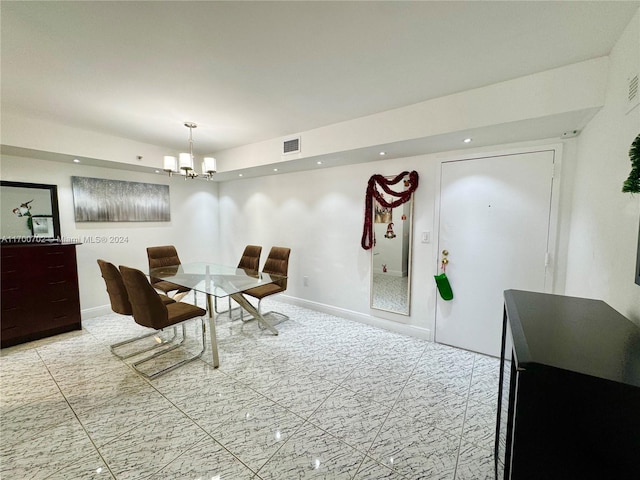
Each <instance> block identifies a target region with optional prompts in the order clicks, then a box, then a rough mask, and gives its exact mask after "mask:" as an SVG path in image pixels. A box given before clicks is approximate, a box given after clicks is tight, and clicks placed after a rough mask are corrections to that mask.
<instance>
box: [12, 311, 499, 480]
mask: <svg viewBox="0 0 640 480" xmlns="http://www.w3.org/2000/svg"><path fill="white" fill-rule="evenodd" d="M266 303H267V305H266V306H267V307H270V306H275V307H276V309H278V310H280V311H283V312H285V313H287V314H289V315H290V317H291V319H290V320H288V321H285V322H283V323H281V324H279V325H278V329H279V330H280V335H278V336H274V335H271V334H270V333H268V332H267V331H263V330H261V329H260V328H258V325H257V324H256V322H253V321H252V322H247V323H243V322H241V321H239V320H234V321H231V320H230V319H229V318H228V316H226V315H221V316H220V317H219V319H218V322H217V325H218V328H217V329H218V336H219V339H220V340H219V345H220V351H221V354H220V361H221V364H220V368H219V369H214V368H212V367H211V365H210V362H211V353H210V352H209V351H208V350H207V352H206V353H205V355H204V356H203V358H202V359H201V360H197V361H195V362H192V363H190V364H188V365H187V366H184V367H181V368H179V369H177V370H175V371H173V372H170V373H168V374H166V375H164V376H161V377H158V378H157V379H155V380H151V381H148V380H146V379H144V378H143V377H142V376H140V375H139V374H137V373H136V372H135V371H134V370H133V369H132V368H131V367H130V363H131V362H132V361H133V360H134V359H135V357H134V358H132V359H128V360H124V361H123V360H119V359H118V358H117V357H115V356H114V355H113V354H112V353H111V352H110V350H109V345H110V344H112V343H115V342H117V341H119V340H122V339H125V338H129V337H131V336H134V335H136V334H138V333H139V332H140V331H142V329H141V328H140V327H138V326H137V325H135V323H134V322H133V321H132V320H131V319H129V318H127V317H122V316H119V315H116V314H110V315H105V316H102V317H98V318H93V319H90V320H87V321H84V322H83V330H82V331H77V332H71V333H68V334H63V335H58V336H55V337H51V338H48V339H44V340H40V341H36V342H31V343H28V344H23V345H19V346H16V347H12V348H8V349H4V350H2V352H1V355H0V378H1V382H2V383H1V385H0V412H1V418H0V477H1V478H2V479H6V480H12V479H19V480H23V479H65V480H66V479H85V478H86V479H90V478H96V479H118V480H124V479H136V480H139V479H147V478H149V479H163V480H166V479H193V480H195V479H202V480H204V479H207V480H212V479H216V480H236V479H239V480H243V479H247V480H249V479H252V480H260V479H263V480H267V479H269V480H276V479H277V480H288V479H307V478H309V479H332V480H333V479H358V480H362V479H373V480H375V479H391V480H400V479H410V480H416V479H447V480H455V479H457V480H466V479H474V480H482V479H490V478H493V439H494V434H495V417H496V399H497V390H498V367H499V365H498V360H497V359H494V358H489V357H485V356H482V355H478V354H474V353H470V352H466V351H463V350H457V349H455V348H451V347H447V346H443V345H439V344H435V343H431V342H427V341H423V340H418V339H415V338H411V337H407V336H403V335H399V334H396V333H391V332H388V331H385V330H381V329H378V328H374V327H371V326H367V325H363V324H359V323H355V322H353V321H350V320H346V319H343V318H338V317H334V316H330V315H326V314H323V313H318V312H315V311H312V310H307V309H303V308H300V307H294V306H290V305H285V304H281V303H276V302H272V303H271V305H269V304H268V303H269V302H266ZM191 329H195V327H191ZM196 333H197V332H195V331H191V332H189V334H190V335H191V337H192V338H193V337H194V336H195V334H196ZM187 348H189V349H196V348H197V346H196V345H195V342H190V343H188V344H187ZM173 353H174V354H175V355H176V356H178V355H182V354H183V353H184V352H180V350H177V351H176V352H173ZM153 367H155V365H150V366H149V368H153Z"/></svg>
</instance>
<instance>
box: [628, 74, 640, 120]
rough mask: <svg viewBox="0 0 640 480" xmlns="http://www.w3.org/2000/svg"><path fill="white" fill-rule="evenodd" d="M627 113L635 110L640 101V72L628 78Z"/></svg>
mask: <svg viewBox="0 0 640 480" xmlns="http://www.w3.org/2000/svg"><path fill="white" fill-rule="evenodd" d="M627 86H628V89H627V113H629V112H630V111H631V110H633V108H634V107H636V106H637V105H638V104H639V103H640V92H638V74H637V73H636V74H635V75H630V76H629V77H628V78H627Z"/></svg>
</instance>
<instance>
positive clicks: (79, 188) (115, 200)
mask: <svg viewBox="0 0 640 480" xmlns="http://www.w3.org/2000/svg"><path fill="white" fill-rule="evenodd" d="M71 187H72V190H73V204H74V207H75V217H76V222H169V221H171V205H170V202H169V186H168V185H156V184H153V183H141V182H124V181H121V180H109V179H102V178H89V177H71Z"/></svg>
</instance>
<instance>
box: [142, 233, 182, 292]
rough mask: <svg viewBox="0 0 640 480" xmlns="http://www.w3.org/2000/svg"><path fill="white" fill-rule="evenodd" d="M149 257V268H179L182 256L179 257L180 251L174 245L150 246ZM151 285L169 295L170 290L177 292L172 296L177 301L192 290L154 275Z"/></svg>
mask: <svg viewBox="0 0 640 480" xmlns="http://www.w3.org/2000/svg"><path fill="white" fill-rule="evenodd" d="M147 259H148V261H149V269H152V268H159V267H171V266H176V270H177V266H178V265H180V263H181V262H180V257H178V251H177V250H176V247H174V246H173V245H163V246H159V247H148V248H147ZM151 285H153V288H155V289H156V290H159V291H161V292H164V294H165V295H169V293H170V292H175V293H174V294H173V295H170V296H172V297H173V298H174V299H175V300H176V301H179V300H180V299H181V298H182V297H184V296H185V295H186V294H187V293H189V291H190V289H188V288H186V287H183V286H180V285H176V284H175V283H171V282H168V281H166V280H162V279H160V278H154V277H151Z"/></svg>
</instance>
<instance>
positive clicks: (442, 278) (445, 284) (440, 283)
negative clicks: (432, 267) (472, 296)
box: [433, 273, 453, 300]
mask: <svg viewBox="0 0 640 480" xmlns="http://www.w3.org/2000/svg"><path fill="white" fill-rule="evenodd" d="M433 278H435V279H436V286H437V287H438V291H439V292H440V296H441V297H442V299H443V300H451V299H453V291H452V290H451V284H450V283H449V279H448V278H447V274H446V273H441V274H440V275H434V276H433Z"/></svg>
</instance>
